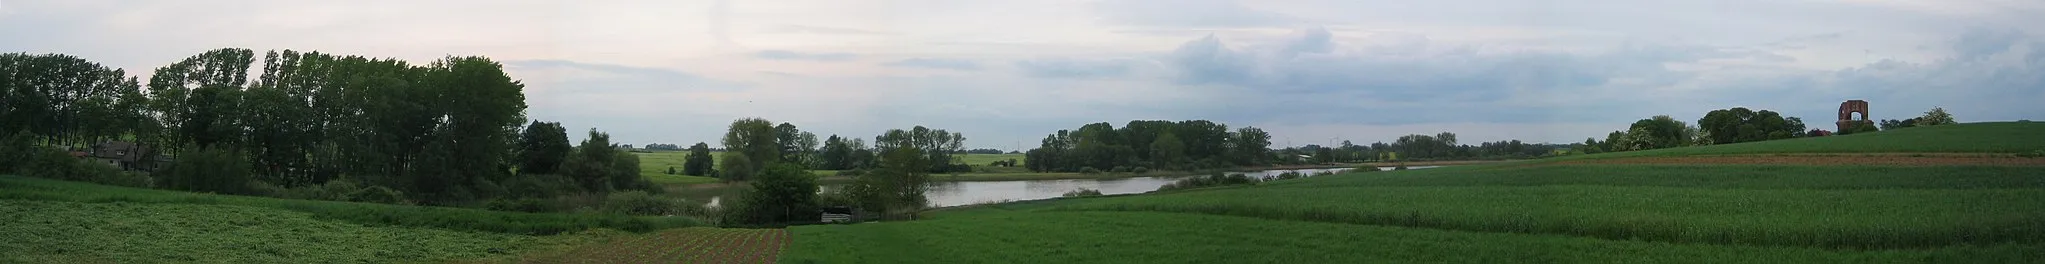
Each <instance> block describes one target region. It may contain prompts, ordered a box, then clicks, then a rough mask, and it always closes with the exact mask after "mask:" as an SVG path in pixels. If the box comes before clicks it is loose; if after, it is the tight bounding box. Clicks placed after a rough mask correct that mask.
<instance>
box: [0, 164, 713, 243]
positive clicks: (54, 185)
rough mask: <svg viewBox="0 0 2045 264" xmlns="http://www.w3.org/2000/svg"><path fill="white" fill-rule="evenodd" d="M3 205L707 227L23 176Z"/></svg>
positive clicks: (474, 225) (575, 226)
mask: <svg viewBox="0 0 2045 264" xmlns="http://www.w3.org/2000/svg"><path fill="white" fill-rule="evenodd" d="M0 200H26V201H38V202H74V203H131V204H143V205H220V206H235V207H256V208H264V209H273V210H284V211H291V212H298V213H305V214H307V216H309V217H312V218H314V219H319V220H324V221H337V222H345V223H352V224H357V225H366V226H398V227H418V228H439V229H449V230H457V231H476V232H492V233H507V234H525V235H552V234H561V233H566V232H574V231H581V230H587V229H593V228H608V229H618V230H626V231H633V232H644V231H653V230H660V229H667V228H675V227H687V226H698V225H702V223H700V222H697V221H695V220H693V219H689V218H686V217H646V216H625V215H609V214H549V213H522V212H502V211H489V210H478V209H466V208H453V207H432V206H407V205H390V204H375V203H352V202H335V201H316V200H294V199H277V198H266V197H254V196H235V195H215V194H206V193H191V192H178V191H167V190H155V189H139V188H127V187H115V186H105V185H96V184H90V183H80V182H67V181H58V180H49V179H40V178H28V177H20V176H0Z"/></svg>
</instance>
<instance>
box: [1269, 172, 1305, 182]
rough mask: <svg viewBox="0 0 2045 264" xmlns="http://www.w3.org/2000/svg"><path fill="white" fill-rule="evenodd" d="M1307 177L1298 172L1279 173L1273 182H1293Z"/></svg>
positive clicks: (1273, 178)
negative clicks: (1292, 180)
mask: <svg viewBox="0 0 2045 264" xmlns="http://www.w3.org/2000/svg"><path fill="white" fill-rule="evenodd" d="M1305 177H1306V174H1301V173H1299V172H1298V171H1288V172H1285V173H1279V174H1278V175H1277V176H1273V177H1272V178H1271V180H1291V179H1298V178H1305Z"/></svg>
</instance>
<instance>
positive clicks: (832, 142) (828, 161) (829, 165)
mask: <svg viewBox="0 0 2045 264" xmlns="http://www.w3.org/2000/svg"><path fill="white" fill-rule="evenodd" d="M817 159H819V160H821V162H820V163H821V165H822V166H819V168H822V169H826V170H848V169H852V165H853V164H855V163H856V162H853V160H852V146H851V145H850V144H848V142H846V141H845V139H843V138H839V137H838V135H831V137H829V138H825V139H824V148H823V149H822V150H821V151H818V152H817Z"/></svg>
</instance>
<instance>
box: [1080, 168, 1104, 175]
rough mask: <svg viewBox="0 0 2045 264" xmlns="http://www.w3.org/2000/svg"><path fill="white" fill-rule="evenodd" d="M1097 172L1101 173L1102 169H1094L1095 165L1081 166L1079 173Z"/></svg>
mask: <svg viewBox="0 0 2045 264" xmlns="http://www.w3.org/2000/svg"><path fill="white" fill-rule="evenodd" d="M1097 173H1101V170H1099V169H1094V167H1079V174H1097Z"/></svg>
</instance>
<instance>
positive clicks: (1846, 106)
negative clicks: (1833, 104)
mask: <svg viewBox="0 0 2045 264" xmlns="http://www.w3.org/2000/svg"><path fill="white" fill-rule="evenodd" d="M1853 113H1860V119H1859V120H1854V119H1853ZM1869 119H1870V118H1868V114H1867V101H1861V100H1846V102H1842V103H1839V122H1837V123H1835V124H1837V125H1839V130H1836V131H1841V132H1844V131H1846V128H1847V127H1850V126H1852V125H1853V124H1854V123H1858V122H1872V121H1868V120H1869Z"/></svg>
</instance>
